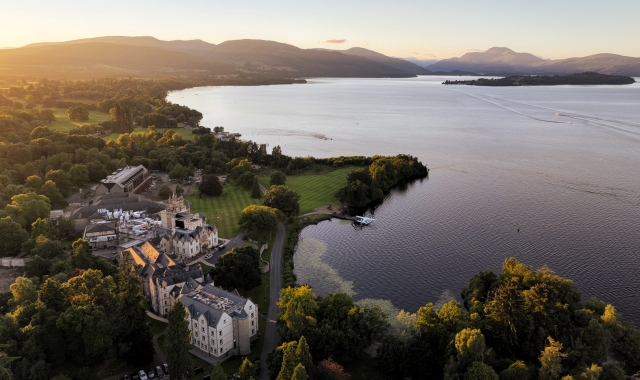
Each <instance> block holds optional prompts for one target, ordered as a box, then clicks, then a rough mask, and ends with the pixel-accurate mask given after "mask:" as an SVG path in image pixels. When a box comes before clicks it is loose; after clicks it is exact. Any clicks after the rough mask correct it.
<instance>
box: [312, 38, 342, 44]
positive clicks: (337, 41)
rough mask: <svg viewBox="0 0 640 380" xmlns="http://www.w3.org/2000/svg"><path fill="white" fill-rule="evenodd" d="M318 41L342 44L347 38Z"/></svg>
mask: <svg viewBox="0 0 640 380" xmlns="http://www.w3.org/2000/svg"><path fill="white" fill-rule="evenodd" d="M318 42H324V43H325V44H343V43H345V42H347V40H337V39H332V40H320V41H318Z"/></svg>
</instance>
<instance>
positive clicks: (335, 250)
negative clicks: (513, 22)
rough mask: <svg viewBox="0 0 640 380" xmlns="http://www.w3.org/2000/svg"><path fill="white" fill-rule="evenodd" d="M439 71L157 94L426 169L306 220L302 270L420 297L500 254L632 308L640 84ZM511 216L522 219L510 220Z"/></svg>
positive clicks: (400, 302)
mask: <svg viewBox="0 0 640 380" xmlns="http://www.w3.org/2000/svg"><path fill="white" fill-rule="evenodd" d="M443 80H444V78H437V77H421V78H415V79H318V80H313V81H312V82H313V83H311V84H307V85H291V86H268V87H209V88H196V89H189V90H184V91H179V92H174V93H172V94H171V95H170V96H169V100H171V101H173V102H177V103H181V104H186V105H188V106H190V107H193V108H196V109H198V110H199V111H201V112H203V113H204V115H205V117H204V120H203V122H202V124H203V125H206V126H208V127H213V126H219V125H221V126H224V127H225V129H226V130H227V131H232V132H240V133H242V135H243V137H245V138H248V139H252V140H255V141H257V142H260V143H268V144H269V145H270V147H273V146H274V145H278V144H279V145H281V146H282V148H283V151H284V152H285V153H286V154H288V155H292V156H299V155H302V156H306V155H313V156H316V157H330V156H338V155H373V154H385V155H386V154H398V153H409V154H413V155H415V156H418V157H419V158H420V159H421V160H422V161H423V162H424V163H426V164H427V165H428V166H429V168H430V169H431V172H430V175H429V178H428V179H426V180H423V181H419V182H415V183H413V184H411V185H410V186H408V187H407V188H406V189H401V190H397V191H394V192H392V193H391V194H390V195H389V196H388V197H387V199H386V200H385V201H384V203H383V204H382V205H381V206H379V207H377V208H376V209H375V210H374V211H373V213H374V214H375V217H376V219H377V220H376V221H375V222H374V225H373V226H371V227H369V228H365V229H362V230H355V229H354V228H353V227H352V226H351V225H349V224H345V223H344V222H340V221H338V220H333V221H329V222H323V223H320V224H319V225H317V226H312V227H308V228H306V229H305V230H304V231H303V233H302V241H301V244H300V249H299V252H298V254H297V255H296V258H295V260H296V273H297V275H298V279H299V282H308V283H310V284H312V285H313V286H314V287H315V289H316V291H317V292H319V293H321V294H324V293H327V292H332V291H336V290H343V291H348V292H351V293H352V294H354V297H355V298H356V299H362V298H376V299H386V300H391V301H392V302H393V304H394V305H395V306H396V307H398V308H403V309H406V310H410V311H415V310H417V308H418V307H420V306H421V305H424V304H425V303H426V302H429V301H434V300H436V299H437V298H438V296H439V295H440V294H441V293H442V292H443V291H445V290H451V291H452V292H454V293H455V294H458V293H459V291H460V289H461V288H462V287H463V286H465V284H466V283H467V281H468V279H469V278H470V277H471V276H473V275H474V274H475V273H477V272H478V271H479V270H483V269H492V270H496V271H497V270H499V269H500V265H501V263H502V261H503V260H504V259H505V258H508V257H510V256H514V257H516V258H518V259H519V260H522V261H524V262H525V263H527V264H529V265H531V266H534V267H540V266H543V265H547V266H549V267H550V268H552V269H553V270H554V271H555V272H556V273H558V274H559V275H562V276H565V277H569V278H572V279H573V280H574V281H575V282H576V283H577V285H578V287H579V288H580V290H581V291H582V292H583V295H584V296H585V297H588V296H596V297H598V298H602V299H604V300H606V301H608V302H611V303H613V304H614V305H616V306H617V308H618V310H619V311H620V312H622V313H623V314H624V315H626V317H627V319H630V320H633V321H635V322H636V323H638V324H640V260H639V258H638V253H639V252H640V85H639V84H634V85H630V86H593V87H590V86H558V87H525V88H505V87H503V88H487V87H466V86H465V87H463V86H444V85H441V84H440V83H441V82H442V81H443ZM518 229H519V232H518Z"/></svg>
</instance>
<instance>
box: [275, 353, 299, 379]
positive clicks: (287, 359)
mask: <svg viewBox="0 0 640 380" xmlns="http://www.w3.org/2000/svg"><path fill="white" fill-rule="evenodd" d="M296 346H297V345H287V346H286V347H285V348H284V353H283V355H282V367H280V373H279V374H278V377H277V378H276V380H289V379H291V378H292V376H293V373H294V371H295V369H296V366H297V365H299V364H300V362H299V361H298V357H297V355H296ZM305 374H306V373H305Z"/></svg>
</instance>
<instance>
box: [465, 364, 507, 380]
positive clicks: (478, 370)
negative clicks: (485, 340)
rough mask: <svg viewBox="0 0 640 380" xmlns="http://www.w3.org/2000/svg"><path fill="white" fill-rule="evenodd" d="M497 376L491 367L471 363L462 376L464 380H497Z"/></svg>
mask: <svg viewBox="0 0 640 380" xmlns="http://www.w3.org/2000/svg"><path fill="white" fill-rule="evenodd" d="M498 379H499V377H498V374H497V373H496V371H495V370H494V369H493V368H491V366H489V365H486V364H484V363H483V362H473V364H472V365H471V367H469V370H468V371H467V373H465V375H464V380H498Z"/></svg>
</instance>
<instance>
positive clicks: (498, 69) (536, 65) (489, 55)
mask: <svg viewBox="0 0 640 380" xmlns="http://www.w3.org/2000/svg"><path fill="white" fill-rule="evenodd" d="M427 68H428V69H429V70H431V71H453V70H462V71H472V72H476V73H481V74H495V75H513V74H531V75H539V74H547V75H549V74H560V75H562V74H572V73H581V72H586V71H590V72H598V73H601V74H615V75H629V76H640V58H634V57H625V56H621V55H616V54H595V55H590V56H587V57H578V58H567V59H556V60H545V59H542V58H540V57H536V56H535V55H533V54H529V53H516V52H514V51H513V50H511V49H508V48H504V47H494V48H491V49H489V50H487V51H484V52H478V53H467V54H465V55H463V56H462V57H460V58H451V59H444V60H442V61H439V62H436V63H434V64H432V65H429V66H428V67H427Z"/></svg>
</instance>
